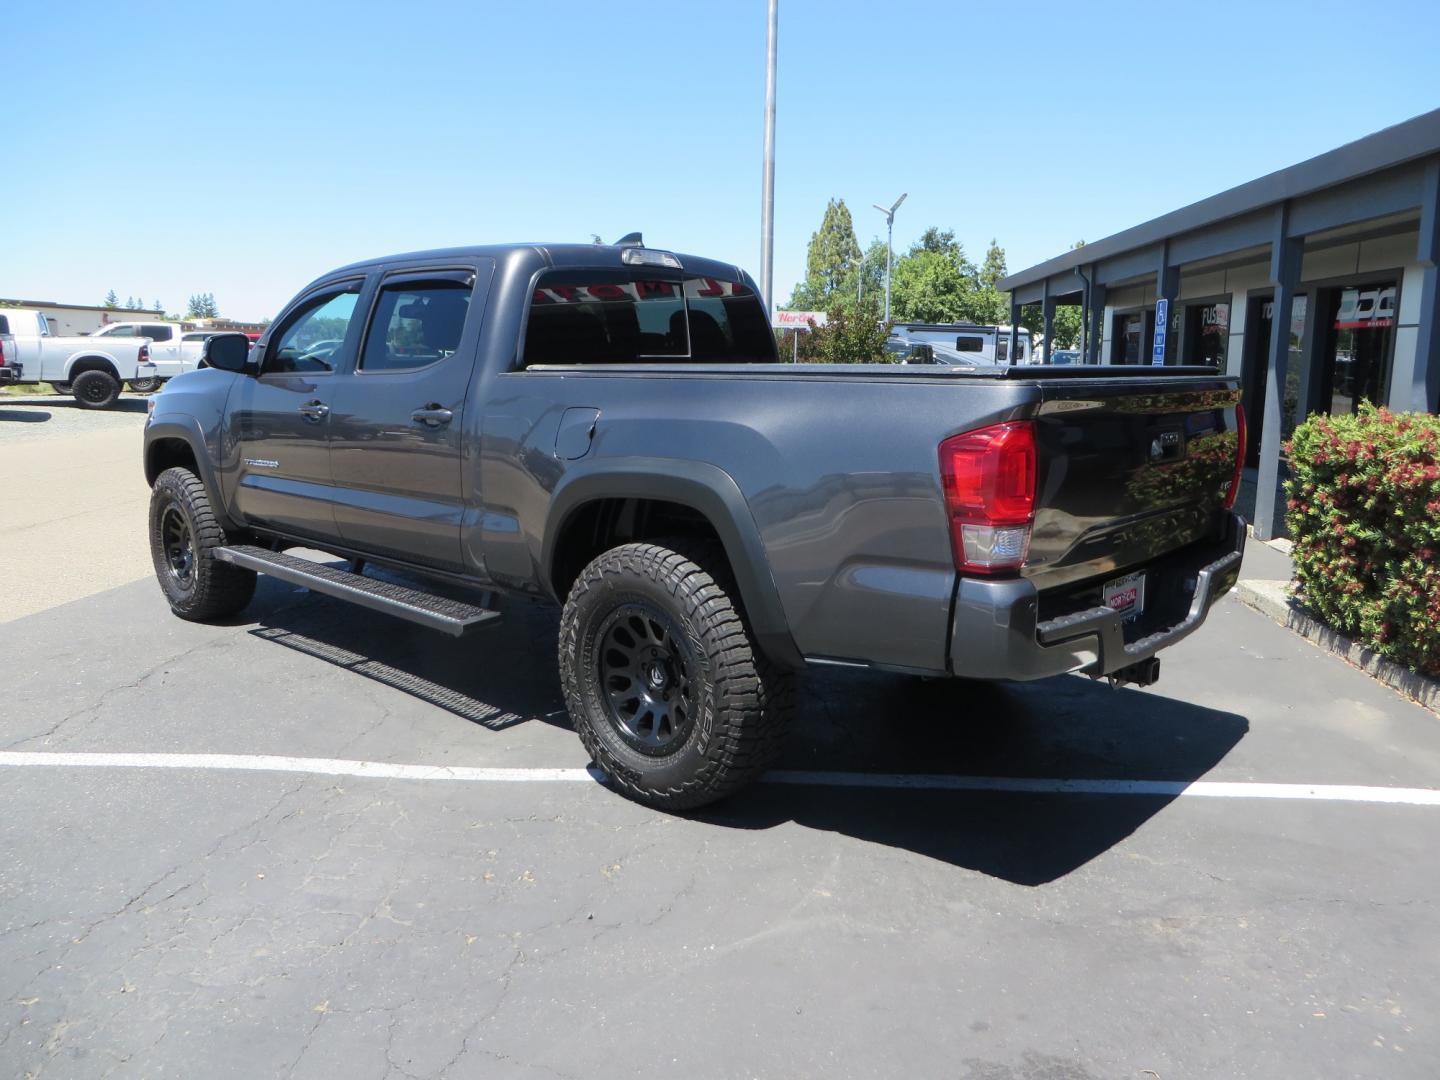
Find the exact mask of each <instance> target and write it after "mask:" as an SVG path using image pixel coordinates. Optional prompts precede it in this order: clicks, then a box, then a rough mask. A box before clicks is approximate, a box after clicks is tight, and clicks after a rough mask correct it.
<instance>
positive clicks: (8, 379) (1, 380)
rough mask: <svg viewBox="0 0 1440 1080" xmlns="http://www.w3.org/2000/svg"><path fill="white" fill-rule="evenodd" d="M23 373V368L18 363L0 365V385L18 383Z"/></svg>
mask: <svg viewBox="0 0 1440 1080" xmlns="http://www.w3.org/2000/svg"><path fill="white" fill-rule="evenodd" d="M24 374H25V369H24V368H23V367H21V366H20V365H19V364H6V365H5V366H4V367H0V386H5V385H7V384H10V383H18V382H19V381H20V377H21V376H22V375H24Z"/></svg>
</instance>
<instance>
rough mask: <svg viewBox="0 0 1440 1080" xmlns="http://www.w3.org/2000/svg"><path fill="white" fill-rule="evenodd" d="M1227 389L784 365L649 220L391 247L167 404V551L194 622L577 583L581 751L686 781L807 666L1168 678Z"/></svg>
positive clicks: (1231, 470) (1236, 427)
mask: <svg viewBox="0 0 1440 1080" xmlns="http://www.w3.org/2000/svg"><path fill="white" fill-rule="evenodd" d="M1239 395H1240V392H1239V389H1238V386H1237V381H1236V380H1235V379H1234V378H1230V377H1226V376H1223V375H1219V374H1217V373H1216V372H1214V371H1213V370H1210V369H1197V368H1182V367H1170V368H1164V369H1158V368H1155V369H1152V368H1148V367H1129V368H1112V367H1080V366H1072V367H1062V368H1050V367H1038V366H1006V367H996V366H989V365H986V366H975V367H937V366H929V365H926V366H919V365H916V366H909V367H904V368H900V367H897V366H895V365H892V364H874V365H845V366H832V365H823V364H800V365H795V364H782V363H779V362H778V357H777V356H776V349H775V339H774V336H773V335H772V333H771V331H770V327H769V321H768V319H767V318H766V312H765V307H764V305H763V304H762V303H761V301H760V298H759V296H758V295H757V289H756V287H755V283H754V281H753V280H752V279H751V278H750V276H749V275H748V274H745V273H744V272H743V271H741V270H739V269H737V268H736V267H734V266H732V265H729V264H726V263H722V262H717V261H712V260H709V259H702V258H696V257H693V256H690V255H677V254H673V253H670V252H665V251H656V250H651V249H648V248H644V247H641V246H638V245H634V244H631V245H629V246H623V247H622V246H615V247H609V246H600V245H594V244H574V245H565V244H559V245H545V246H534V245H513V246H494V247H475V248H455V249H450V250H446V251H432V252H421V253H418V254H412V255H399V256H393V257H390V258H384V259H376V260H374V261H371V262H363V263H357V264H354V265H351V266H346V267H342V268H341V269H338V270H336V271H334V272H333V273H330V274H326V275H325V276H323V277H321V278H320V279H318V280H317V281H315V282H313V283H312V284H310V285H308V286H306V287H305V288H304V289H303V290H301V292H300V293H299V295H297V296H296V298H295V299H294V300H293V301H291V303H290V304H289V305H288V306H287V307H286V308H285V309H284V310H283V311H282V312H281V314H280V317H279V318H278V319H276V320H275V322H274V324H273V325H272V326H271V327H270V328H269V329H268V330H267V331H266V333H265V334H264V336H263V337H262V338H261V340H260V342H259V343H258V344H257V345H256V346H255V347H254V349H253V350H252V349H251V348H250V347H249V345H248V342H247V341H246V340H245V338H244V337H243V336H242V335H239V334H223V335H220V336H217V337H214V338H211V339H210V340H209V341H207V342H206V343H205V366H204V367H202V369H201V370H198V371H193V372H187V373H186V374H184V375H180V376H179V377H177V378H175V379H174V380H172V381H171V383H170V385H169V386H168V387H167V388H166V390H165V392H164V393H163V394H160V395H158V396H157V397H155V398H152V399H151V401H152V403H153V404H152V412H151V415H150V417H149V419H148V422H147V425H146V429H145V438H144V468H145V476H146V479H147V480H148V481H149V483H150V484H151V486H152V495H151V503H150V515H149V528H150V545H151V552H152V554H153V556H154V564H155V572H156V576H157V578H158V581H159V584H160V587H161V589H162V591H163V593H164V595H165V598H166V600H167V601H168V602H169V605H170V608H171V610H172V611H173V612H174V613H175V614H176V615H178V616H180V617H181V618H185V619H195V620H204V619H217V618H225V617H228V616H231V615H233V614H235V613H236V612H238V611H239V610H241V609H242V608H244V607H245V606H246V605H247V604H248V603H249V602H250V599H251V597H252V595H253V593H254V590H255V577H256V574H257V573H265V574H270V575H273V576H275V577H277V578H280V579H282V580H284V581H287V582H292V583H296V584H299V585H303V586H305V587H307V588H309V589H310V590H312V591H313V592H319V593H324V594H328V595H331V596H335V597H339V598H341V599H344V600H347V601H350V602H353V603H355V604H357V605H359V606H360V607H361V608H362V609H366V610H369V611H371V612H383V613H386V614H388V615H391V616H395V617H398V618H401V619H407V620H410V621H412V622H415V623H417V624H420V625H423V626H427V627H432V628H436V629H439V630H443V631H446V632H449V633H451V634H456V635H460V634H464V633H466V632H469V631H472V630H475V629H476V628H477V627H489V626H491V625H493V623H494V622H495V620H496V619H497V618H498V617H499V615H498V612H496V611H494V610H491V609H489V608H487V607H486V606H485V601H484V600H483V599H481V594H480V590H498V591H501V592H506V593H511V594H515V595H518V596H523V597H530V598H533V599H537V600H541V601H548V602H551V603H554V604H558V605H560V606H561V608H562V612H561V619H560V630H559V650H558V652H559V666H560V679H561V684H562V686H563V689H564V695H565V702H566V706H567V709H568V711H569V714H570V717H571V719H572V720H573V722H574V725H575V728H576V731H577V732H578V734H579V736H580V739H581V741H582V742H583V743H584V745H585V748H586V749H587V750H588V752H589V753H590V754H591V755H592V757H593V759H594V760H595V761H596V762H597V763H598V764H599V766H600V767H601V768H602V769H603V770H604V771H605V773H606V774H608V776H609V777H610V778H611V779H612V781H613V783H614V785H615V786H616V787H617V788H618V789H619V790H621V791H622V792H624V793H625V794H627V795H629V796H631V797H633V798H635V799H638V800H641V801H643V802H646V803H648V804H651V805H654V806H663V807H672V808H679V807H692V806H698V805H701V804H703V803H706V802H709V801H711V800H713V799H717V798H720V797H722V796H724V795H726V794H728V793H730V792H733V791H735V790H736V789H738V788H739V787H741V786H742V785H743V784H745V783H746V782H747V781H749V780H751V779H753V778H754V777H756V776H757V775H758V774H759V773H761V772H762V771H763V770H764V769H765V768H766V767H767V765H768V764H769V763H770V762H771V761H772V760H774V757H775V755H776V753H777V752H778V750H779V747H780V744H781V739H782V735H783V732H784V730H785V727H786V722H787V719H788V716H789V712H790V708H791V702H792V700H793V695H794V693H795V679H796V674H797V672H799V671H800V670H801V669H803V668H804V667H805V666H806V665H828V666H840V667H846V668H873V669H880V670H884V671H891V672H897V673H902V674H904V675H924V676H931V677H935V678H945V677H954V676H963V677H967V678H985V679H1039V678H1044V677H1046V676H1052V675H1058V674H1060V673H1063V672H1082V673H1085V674H1087V675H1091V676H1094V677H1109V678H1110V679H1111V680H1112V681H1115V682H1131V683H1137V684H1142V685H1143V684H1148V683H1150V682H1153V681H1154V679H1155V678H1157V677H1158V673H1159V660H1158V657H1157V653H1158V652H1159V651H1160V650H1161V649H1163V648H1165V647H1166V646H1168V645H1170V644H1173V643H1174V642H1176V641H1179V640H1180V639H1182V638H1184V637H1185V636H1186V635H1188V634H1190V633H1191V632H1192V631H1194V630H1195V629H1196V628H1197V627H1198V626H1199V625H1200V624H1201V623H1202V622H1203V621H1204V620H1205V617H1206V614H1207V612H1208V611H1209V609H1210V606H1211V605H1212V604H1213V603H1215V601H1216V600H1217V599H1218V598H1219V597H1220V596H1221V595H1222V594H1224V593H1225V592H1226V591H1227V590H1228V589H1230V588H1231V586H1232V585H1233V584H1234V582H1235V579H1236V577H1237V576H1238V573H1239V568H1240V560H1241V553H1242V550H1243V546H1244V537H1245V529H1244V523H1243V521H1241V520H1240V519H1239V517H1238V516H1236V515H1235V514H1234V513H1233V512H1232V510H1231V509H1230V507H1231V504H1232V502H1233V500H1234V497H1235V493H1236V490H1237V487H1238V485H1237V476H1238V472H1239V463H1240V462H1241V461H1242V460H1243V450H1242V444H1243V432H1242V430H1241V424H1242V423H1243V418H1242V414H1241V413H1240V410H1239ZM297 546H298V547H306V548H316V549H319V550H320V551H322V552H329V553H331V554H333V555H334V556H336V557H338V558H341V559H345V560H350V561H351V565H350V569H349V570H345V569H342V568H339V567H337V566H334V565H328V564H322V563H319V562H316V561H313V560H310V559H305V558H299V557H295V556H292V555H289V554H286V552H285V549H286V548H289V547H297ZM367 565H375V566H380V567H384V568H388V569H389V570H391V571H398V572H400V573H401V574H403V575H406V578H405V580H409V581H412V582H413V581H418V582H420V583H421V584H419V586H418V587H412V586H409V585H402V584H400V583H397V582H396V581H394V580H377V579H376V578H375V577H373V576H365V575H364V574H363V573H361V572H360V571H362V570H363V569H364V568H365V567H366V566H367ZM427 583H431V584H427ZM432 584H433V589H434V591H432ZM467 586H468V587H471V588H473V589H474V590H475V592H474V593H473V594H472V599H471V600H469V601H464V602H462V601H458V600H456V599H454V598H453V591H454V590H455V589H456V588H457V587H467ZM442 592H443V593H444V595H442ZM357 617H363V616H360V614H359V612H357ZM487 632H503V630H497V631H487ZM476 662H477V663H481V664H483V663H484V662H485V658H484V653H483V650H479V649H477V653H476ZM927 722H937V721H933V720H931V721H927Z"/></svg>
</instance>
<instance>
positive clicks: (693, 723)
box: [560, 544, 795, 810]
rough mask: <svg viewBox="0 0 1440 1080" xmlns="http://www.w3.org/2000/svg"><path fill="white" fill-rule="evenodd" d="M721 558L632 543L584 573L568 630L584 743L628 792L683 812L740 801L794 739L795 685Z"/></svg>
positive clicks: (565, 621)
mask: <svg viewBox="0 0 1440 1080" xmlns="http://www.w3.org/2000/svg"><path fill="white" fill-rule="evenodd" d="M734 595H735V594H734V591H733V586H731V585H730V583H729V575H728V574H727V573H726V572H725V565H724V560H723V559H722V558H720V556H719V553H718V551H715V550H711V549H708V548H706V549H700V550H697V551H695V552H694V553H681V552H679V551H676V550H673V549H672V548H670V547H667V546H661V545H658V544H626V545H624V546H622V547H617V548H614V549H612V550H610V551H607V552H605V553H604V554H602V555H600V556H599V557H598V558H596V559H595V560H594V561H593V562H592V563H590V565H589V566H587V567H586V568H585V569H584V570H583V571H581V573H580V576H579V578H577V579H576V581H575V585H574V587H573V588H572V589H571V590H570V596H569V598H568V599H567V600H566V602H565V610H564V613H563V614H562V616H561V621H560V680H561V684H562V686H563V688H564V691H565V705H566V708H567V710H568V711H569V713H570V717H571V719H572V720H573V721H574V724H575V730H576V732H577V734H579V736H580V741H581V742H582V743H583V744H584V745H585V749H586V750H587V751H589V753H590V756H591V757H592V758H593V759H594V760H595V763H596V764H597V765H599V766H600V767H601V768H602V769H603V770H605V772H606V773H608V774H609V775H610V777H611V778H612V779H613V781H614V783H615V786H616V787H618V788H619V789H620V791H621V792H622V793H624V794H625V795H627V796H629V797H630V798H632V799H635V800H636V801H637V802H641V803H645V804H646V805H648V806H655V807H660V808H663V809H669V810H683V809H689V808H692V807H697V806H703V805H705V804H706V803H710V802H714V801H716V800H717V799H722V798H724V797H725V796H727V795H730V794H732V793H734V792H735V791H738V790H739V789H740V788H742V787H744V786H745V785H746V784H748V783H749V782H750V781H751V780H753V779H755V778H756V777H758V776H759V775H760V774H761V773H763V772H764V771H765V769H766V768H768V767H769V766H770V764H771V763H772V762H773V761H774V759H775V757H776V756H777V755H778V754H779V751H780V749H781V746H782V744H783V741H784V734H785V728H786V727H787V725H788V722H789V717H790V712H791V710H792V702H793V697H794V685H795V679H794V675H793V674H791V673H789V672H784V671H781V670H779V669H777V668H776V667H775V666H774V665H772V664H771V663H770V662H769V661H768V660H767V659H766V658H765V657H764V655H763V654H762V653H761V652H760V651H759V649H758V648H757V647H756V645H755V643H754V641H753V639H752V637H751V635H750V633H749V631H748V628H747V627H746V625H745V622H744V619H743V617H742V616H741V614H740V611H739V608H738V605H737V603H736V600H735V598H734Z"/></svg>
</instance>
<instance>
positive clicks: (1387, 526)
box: [1285, 405, 1440, 675]
mask: <svg viewBox="0 0 1440 1080" xmlns="http://www.w3.org/2000/svg"><path fill="white" fill-rule="evenodd" d="M1289 449H1290V466H1291V473H1292V479H1291V480H1290V481H1289V483H1288V484H1287V485H1286V494H1287V495H1288V502H1287V504H1286V505H1287V513H1286V515H1285V523H1286V525H1287V527H1288V528H1289V530H1290V538H1291V540H1293V541H1294V544H1295V549H1294V552H1293V558H1294V560H1295V576H1296V578H1297V579H1298V582H1299V588H1298V591H1297V596H1298V597H1299V599H1300V600H1301V602H1302V603H1304V604H1305V605H1306V606H1307V607H1308V608H1310V609H1311V610H1312V611H1314V612H1315V614H1317V615H1319V616H1320V617H1321V618H1323V619H1324V620H1325V621H1326V622H1328V623H1330V625H1332V626H1334V627H1335V628H1336V629H1337V630H1340V631H1343V632H1344V633H1346V634H1348V635H1350V636H1351V637H1353V638H1355V639H1356V640H1357V641H1359V642H1362V643H1363V644H1365V645H1368V646H1369V647H1370V648H1372V649H1374V650H1376V651H1377V652H1379V653H1382V654H1384V655H1385V656H1388V657H1390V658H1391V659H1394V660H1397V661H1399V662H1400V663H1402V664H1405V665H1406V666H1408V667H1410V668H1411V669H1412V670H1415V671H1419V672H1423V673H1425V674H1427V675H1440V417H1437V416H1431V415H1429V414H1426V413H1392V412H1390V411H1389V410H1387V409H1377V408H1375V407H1373V406H1370V405H1366V406H1362V408H1361V411H1360V412H1359V414H1358V415H1355V416H1323V415H1321V416H1312V417H1311V418H1310V419H1308V420H1307V421H1305V423H1303V424H1301V425H1300V426H1299V427H1298V428H1296V429H1295V434H1294V436H1293V438H1292V439H1291V442H1290V446H1289Z"/></svg>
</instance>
